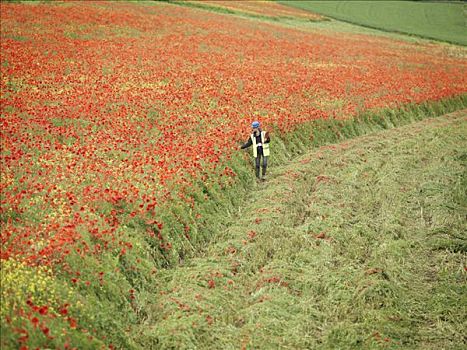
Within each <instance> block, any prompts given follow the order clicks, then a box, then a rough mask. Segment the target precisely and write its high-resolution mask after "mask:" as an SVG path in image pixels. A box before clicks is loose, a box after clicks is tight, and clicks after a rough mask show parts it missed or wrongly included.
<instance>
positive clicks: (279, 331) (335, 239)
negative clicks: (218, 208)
mask: <svg viewBox="0 0 467 350" xmlns="http://www.w3.org/2000/svg"><path fill="white" fill-rule="evenodd" d="M466 129H467V119H466V111H461V112H457V113H453V114H451V115H448V116H445V117H441V118H435V119H427V120H424V121H422V122H418V123H415V124H412V125H409V126H404V127H401V128H398V129H392V130H389V131H383V132H379V133H374V134H369V135H367V136H363V137H359V138H355V139H353V140H351V141H347V142H342V143H339V144H333V145H329V146H324V147H321V148H319V149H318V150H317V151H314V152H311V153H306V154H304V155H303V156H301V157H299V158H297V159H296V160H294V161H293V162H292V163H290V164H288V165H286V166H281V167H277V168H276V169H274V170H273V173H272V177H271V178H270V180H269V181H268V182H266V183H264V184H263V183H262V184H259V185H258V187H257V188H256V190H254V191H253V192H252V193H251V195H250V200H249V201H247V202H246V203H245V205H244V206H243V207H242V208H241V209H239V213H238V214H237V215H235V216H234V218H235V220H234V221H232V223H231V224H230V225H229V227H228V229H227V230H225V232H224V234H221V235H219V236H218V237H216V239H215V240H216V242H213V243H211V244H210V245H208V246H207V247H205V249H204V252H203V253H202V254H199V255H198V256H197V257H195V258H193V259H189V260H187V261H186V262H185V263H184V264H182V265H181V266H179V267H177V268H175V269H171V270H165V271H159V273H158V275H157V277H156V279H157V281H158V283H159V285H160V288H161V291H160V295H158V296H157V297H155V299H154V309H152V310H150V314H151V315H152V316H151V317H153V319H150V320H149V319H148V322H147V323H146V324H142V325H141V326H140V327H137V329H136V330H135V331H136V332H137V333H138V334H139V337H138V339H139V341H141V344H145V345H146V346H147V345H148V344H151V345H152V346H156V345H157V346H158V347H160V348H178V349H191V348H200V349H207V348H209V349H239V348H245V349H277V348H283V349H310V348H313V349H335V348H341V349H354V348H355V349H357V348H365V349H368V348H386V349H400V348H404V349H421V348H423V349H431V348H433V349H434V348H450V349H455V348H460V347H461V345H462V343H463V340H464V338H463V333H464V332H463V330H464V329H465V326H466V322H465V318H464V315H465V312H466V309H465V305H467V304H466V301H467V300H466V297H465V296H466V295H467V294H466V287H465V286H466V284H465V282H466V272H465V262H466V260H465V258H466V255H465V252H466V240H465V235H463V233H462V232H463V225H464V223H465V205H466V197H465V175H466V174H465V169H466V153H465V149H466V146H467V145H466V140H465V134H466V131H467V130H466ZM219 219H220V220H221V219H222V218H221V217H219Z"/></svg>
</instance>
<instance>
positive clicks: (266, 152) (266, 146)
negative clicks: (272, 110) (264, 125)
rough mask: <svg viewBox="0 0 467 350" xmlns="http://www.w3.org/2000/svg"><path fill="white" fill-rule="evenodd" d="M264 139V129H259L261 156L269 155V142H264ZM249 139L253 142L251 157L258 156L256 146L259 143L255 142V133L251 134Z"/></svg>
mask: <svg viewBox="0 0 467 350" xmlns="http://www.w3.org/2000/svg"><path fill="white" fill-rule="evenodd" d="M265 140H266V131H261V144H260V145H261V146H263V156H265V157H268V156H269V143H265V142H264V141H265ZM251 141H252V142H253V157H255V158H256V157H258V146H260V145H259V144H257V143H256V136H255V134H251Z"/></svg>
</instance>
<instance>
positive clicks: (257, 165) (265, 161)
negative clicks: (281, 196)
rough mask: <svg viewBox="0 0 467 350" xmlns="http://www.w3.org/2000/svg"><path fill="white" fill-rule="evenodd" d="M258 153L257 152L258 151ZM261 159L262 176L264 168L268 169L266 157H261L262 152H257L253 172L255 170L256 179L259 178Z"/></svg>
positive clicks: (264, 172)
mask: <svg viewBox="0 0 467 350" xmlns="http://www.w3.org/2000/svg"><path fill="white" fill-rule="evenodd" d="M258 151H259V150H258ZM261 158H262V159H263V165H262V167H263V174H262V175H263V176H266V168H267V167H268V157H265V156H264V155H263V152H262V150H261V152H258V156H257V157H256V158H255V166H256V168H255V170H256V177H257V178H259V167H260V166H261Z"/></svg>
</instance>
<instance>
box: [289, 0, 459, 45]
mask: <svg viewBox="0 0 467 350" xmlns="http://www.w3.org/2000/svg"><path fill="white" fill-rule="evenodd" d="M280 2H281V3H282V4H284V5H289V6H293V7H297V8H300V9H306V10H309V11H312V12H315V13H319V14H322V15H325V16H329V17H331V18H335V19H338V20H343V21H348V22H351V23H355V24H359V25H363V26H368V27H372V28H377V29H382V30H387V31H392V32H399V33H406V34H411V35H417V36H421V37H424V38H430V39H435V40H440V41H446V42H451V43H455V44H460V45H466V44H467V39H466V35H465V23H464V22H465V19H464V17H465V14H464V11H465V10H464V7H465V5H464V4H463V3H462V2H461V1H451V2H448V1H446V2H435V1H433V2H430V1H426V2H425V1H280Z"/></svg>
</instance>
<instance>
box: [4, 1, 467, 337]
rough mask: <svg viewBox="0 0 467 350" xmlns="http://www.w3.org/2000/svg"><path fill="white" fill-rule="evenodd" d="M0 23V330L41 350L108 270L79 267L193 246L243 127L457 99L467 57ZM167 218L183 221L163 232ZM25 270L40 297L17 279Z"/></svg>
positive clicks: (300, 41)
mask: <svg viewBox="0 0 467 350" xmlns="http://www.w3.org/2000/svg"><path fill="white" fill-rule="evenodd" d="M1 13H2V15H1V16H2V26H1V38H2V40H1V52H2V55H1V63H0V64H1V75H2V80H1V90H2V94H1V119H0V122H1V126H2V128H1V164H2V169H1V184H0V186H1V187H0V188H1V244H2V250H1V257H0V258H1V261H2V271H3V272H5V271H6V272H5V276H6V277H5V279H8V278H10V279H11V278H13V277H12V276H16V277H15V280H14V281H16V282H14V283H13V282H12V283H11V289H4V290H2V301H5V300H10V303H9V304H4V303H2V304H4V305H9V307H8V309H3V308H2V327H4V326H3V325H5V327H10V326H11V325H12V324H13V326H11V328H8V329H10V331H11V330H14V331H11V334H12V335H11V337H12V338H11V339H13V340H12V341H13V342H18V339H20V340H19V343H21V344H28V341H30V340H31V338H30V337H29V338H28V336H27V331H26V330H27V327H32V328H31V329H35V330H38V329H41V330H42V331H41V332H42V333H43V336H44V339H43V341H44V342H46V341H52V340H50V339H54V337H55V338H57V337H58V335H57V334H50V329H51V326H50V325H48V323H47V322H59V321H58V320H62V321H63V322H64V323H63V324H64V325H68V326H67V327H69V328H71V329H76V327H77V325H76V320H75V319H76V318H78V317H79V315H81V314H82V312H81V311H76V310H75V314H76V316H75V317H71V316H70V311H69V310H68V308H67V305H69V301H67V300H74V299H73V298H71V297H69V295H71V294H73V293H75V292H76V291H77V290H79V291H81V292H80V293H81V294H83V293H85V290H86V288H88V287H89V288H95V289H96V290H97V291H96V293H98V289H99V288H103V287H102V285H105V280H106V279H105V278H104V277H105V276H106V275H107V270H108V271H118V267H117V266H114V265H112V266H111V267H106V269H107V270H102V271H101V270H99V268H98V267H96V270H92V269H90V270H89V271H87V270H86V269H84V270H82V269H83V266H87V265H86V264H87V262H89V261H90V260H89V261H88V259H91V260H92V261H93V262H94V263H95V265H93V266H98V265H97V264H98V262H102V261H104V260H105V259H107V258H104V256H108V257H109V259H111V258H110V257H113V258H115V259H117V260H119V259H120V260H119V261H120V262H121V260H122V259H125V258H124V256H125V255H127V254H128V253H129V252H131V251H135V250H138V249H139V250H138V252H140V251H144V249H143V248H144V247H143V248H142V246H138V244H139V243H138V242H139V241H140V240H141V241H144V242H147V244H148V245H149V246H151V247H156V248H157V249H156V248H154V249H156V250H157V251H158V253H157V254H158V255H156V256H152V257H150V258H148V261H150V262H151V263H152V264H153V265H154V266H160V261H159V260H163V259H164V258H167V259H169V258H168V256H174V255H177V251H178V250H180V249H182V248H186V247H189V249H196V242H198V241H203V240H205V239H206V237H205V236H203V233H202V232H199V230H198V229H197V228H196V227H197V225H198V224H199V223H200V222H202V220H203V211H202V206H203V202H204V201H205V200H208V201H212V200H215V196H214V195H213V193H212V191H211V189H216V190H217V191H219V192H222V191H223V189H225V188H228V187H229V186H230V185H232V184H233V183H236V182H237V181H239V180H238V176H237V171H236V170H235V169H237V168H236V166H235V164H238V163H235V162H234V159H239V158H241V157H239V156H238V153H239V151H238V145H239V142H240V141H244V139H246V138H247V137H248V131H249V127H250V123H251V122H252V121H253V120H255V119H259V120H261V121H262V122H263V125H264V127H265V128H270V129H271V130H276V132H277V134H276V136H279V135H287V133H290V135H292V134H293V131H294V130H295V129H296V128H297V127H298V126H300V125H303V124H304V123H307V122H309V121H312V120H315V119H332V118H334V119H339V120H347V119H350V118H353V117H355V116H356V115H357V114H359V113H361V112H362V111H369V110H378V109H381V108H398V107H401V106H403V105H404V104H406V103H421V102H426V101H438V100H441V99H446V98H450V97H454V96H458V95H461V94H464V93H465V92H467V88H466V87H467V75H466V68H467V62H466V60H465V59H464V58H463V57H462V56H459V55H454V54H453V52H454V51H453V50H451V49H450V48H449V47H447V46H445V45H438V44H434V43H425V42H420V43H417V44H414V43H410V42H406V41H402V40H395V39H389V38H385V37H379V36H369V35H364V34H356V33H339V35H333V34H332V33H331V32H329V31H320V30H319V29H313V28H311V29H307V30H303V29H301V30H299V29H294V28H291V27H290V26H289V27H285V26H281V25H280V23H277V24H274V23H269V22H258V21H253V20H248V19H240V18H236V17H234V16H226V15H220V14H214V13H210V12H207V11H203V10H199V9H192V8H187V7H181V6H176V5H172V4H164V3H162V4H161V3H120V2H118V3H105V2H63V3H45V4H44V3H20V4H16V3H11V4H10V3H3V2H2V3H1ZM241 159H243V158H241ZM213 198H214V199H213ZM174 203H176V208H175V209H176V210H174V205H175V204H174ZM179 207H180V208H183V209H180V212H183V213H188V214H186V215H185V214H184V215H182V214H180V215H179V220H174V219H173V218H174V217H175V219H176V218H177V217H178V216H177V215H178V214H177V210H178V209H177V208H179ZM168 208H169V209H168ZM168 210H169V211H170V212H171V213H172V214H171V215H172V216H171V217H170V218H169V217H168V216H167V215H166V213H167V212H168ZM130 231H131V233H129V232H130ZM141 235H142V236H144V237H141ZM174 250H175V252H173V251H174ZM106 254H107V255H106ZM140 258H141V259H143V258H142V257H140ZM140 258H135V259H140ZM158 259H159V260H158ZM109 261H110V260H109ZM132 261H133V260H132ZM132 263H133V265H131V264H130V266H133V268H134V266H136V265H138V263H139V261H137V260H135V261H133V262H132ZM80 264H84V265H80ZM38 266H40V267H41V269H43V270H41V271H42V272H41V273H40V274H38V276H43V281H44V282H43V285H42V287H40V286H39V287H38V286H37V285H34V284H33V283H32V282H31V280H29V279H28V280H25V281H23V282H21V281H19V280H18V279H17V276H19V275H21V276H25V275H28V274H29V275H34V273H33V272H32V271H36V270H35V269H36V267H38ZM120 268H121V266H120ZM151 269H152V267H151V266H150V264H149V265H148V266H147V270H148V271H151ZM91 270H92V271H91ZM19 271H21V273H19ZM86 271H87V272H86ZM86 273H87V274H88V277H87V278H84V277H83V275H86ZM109 273H110V272H109ZM109 279H110V277H109ZM57 280H60V281H61V282H60V283H58V282H57ZM10 282H11V281H10ZM55 284H57V286H56V287H54V286H55ZM130 284H131V283H130ZM64 285H67V287H66V288H65V287H64ZM46 286H48V287H46ZM93 286H94V287H93ZM23 287H24V288H23ZM15 288H16V289H15ZM21 288H22V289H21ZM31 288H32V289H31ZM54 288H55V289H56V290H57V291H56V297H55V299H54V300H52V301H51V300H49V299H47V298H45V297H44V295H45V294H47V293H49V294H50V290H55V289H54ZM20 289H21V290H20ZM31 290H32V291H33V292H31ZM130 290H133V289H130ZM31 293H32V294H34V293H35V294H37V295H39V294H40V295H41V296H37V297H36V300H35V301H34V299H33V298H31V297H30V295H31ZM76 293H77V292H76ZM76 293H75V294H76ZM125 293H129V299H130V300H131V299H132V298H131V297H132V295H133V293H134V291H133V292H131V293H130V292H128V289H127V290H125ZM49 296H50V295H49ZM52 298H53V297H52ZM78 299H79V298H78ZM52 304H53V305H52ZM52 309H53V310H54V311H51V310H52ZM13 315H21V319H29V320H30V324H28V326H27V327H26V326H25V325H24V324H23V323H19V324H20V325H18V324H16V323H14V322H13V321H12V320H13V319H14V316H13ZM15 322H20V321H18V320H17V321H15ZM88 322H90V321H89V320H88ZM78 323H79V320H78ZM6 325H10V326H6ZM57 327H58V326H57ZM60 327H62V326H60ZM63 327H65V326H63ZM39 333H40V332H39ZM65 333H66V332H65ZM28 339H29V340H28ZM47 339H48V340H47ZM63 339H65V338H63ZM67 339H68V338H67ZM2 341H3V340H2ZM57 341H58V340H57ZM67 341H70V340H69V339H68V340H67ZM57 344H60V345H57V346H64V344H66V340H63V343H57Z"/></svg>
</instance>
